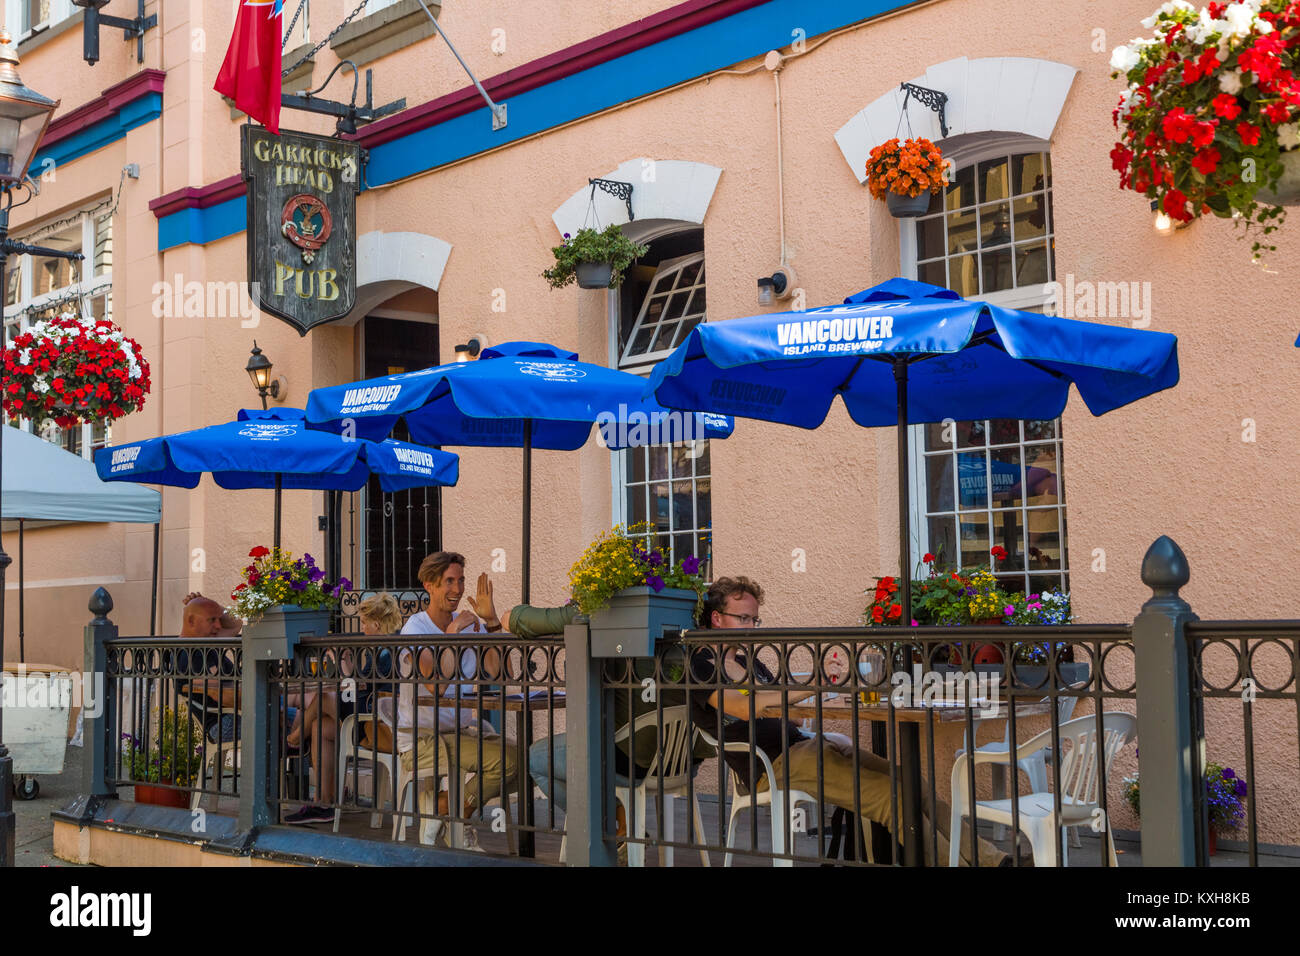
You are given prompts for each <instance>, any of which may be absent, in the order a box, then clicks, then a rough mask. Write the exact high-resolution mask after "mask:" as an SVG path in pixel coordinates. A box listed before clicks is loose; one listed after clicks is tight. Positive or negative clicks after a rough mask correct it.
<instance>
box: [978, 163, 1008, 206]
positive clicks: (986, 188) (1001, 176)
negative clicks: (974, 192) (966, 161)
mask: <svg viewBox="0 0 1300 956" xmlns="http://www.w3.org/2000/svg"><path fill="white" fill-rule="evenodd" d="M1008 185H1009V184H1008V182H1007V160H1006V157H1001V158H999V159H986V160H985V161H984V162H982V163H980V165H979V201H980V202H990V201H992V200H994V199H1007V198H1008V197H1009V196H1010V192H1009V190H1008Z"/></svg>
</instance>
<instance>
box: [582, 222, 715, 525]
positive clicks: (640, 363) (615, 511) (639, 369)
mask: <svg viewBox="0 0 1300 956" xmlns="http://www.w3.org/2000/svg"><path fill="white" fill-rule="evenodd" d="M698 228H699V227H698V226H697V225H688V224H681V225H680V226H679V225H677V224H673V225H672V226H669V227H666V228H663V229H657V230H655V232H654V233H653V234H652V235H649V236H641V237H639V238H638V240H637V241H638V242H649V241H651V240H652V239H657V238H660V237H661V236H666V235H669V234H671V233H674V232H678V231H693V230H695V229H698ZM694 262H699V263H700V268H701V270H703V268H704V253H703V252H691V253H687V254H686V255H684V256H679V257H677V258H676V259H669V260H667V261H666V262H664V263H660V264H659V268H662V267H663V266H665V265H667V266H668V267H669V268H670V269H672V270H674V271H680V270H682V269H684V268H686V267H687V266H689V265H691V264H692V263H694ZM704 281H705V289H706V290H707V289H708V274H707V273H705V280H704ZM706 294H707V291H706ZM605 312H606V320H607V327H608V329H609V349H608V357H609V367H610V368H616V369H619V370H620V371H624V372H630V373H632V374H633V375H642V376H645V375H649V373H650V370H651V369H652V368H653V367H654V365H655V363H656V362H658V361H661V360H662V359H663V358H664V357H665V356H667V355H668V354H669V352H671V349H668V350H663V351H660V352H654V353H647V354H646V355H644V356H637V357H636V358H637V361H636V362H634V363H630V364H628V365H626V366H623V365H620V364H619V363H620V361H621V360H622V358H623V351H622V350H621V349H620V348H619V326H620V321H621V318H622V316H621V308H620V305H619V296H618V295H614V294H610V293H609V292H606V293H605ZM644 312H645V305H644V303H643V305H642V310H641V314H640V315H638V316H637V321H636V322H635V323H634V324H633V327H632V329H631V331H630V332H629V334H628V346H629V348H630V347H631V344H632V343H633V342H635V341H636V333H637V331H638V330H639V329H640V328H641V323H642V320H643V319H644ZM707 321H708V316H707V314H706V315H705V316H703V317H702V318H701V322H707ZM704 440H706V441H707V439H704ZM643 450H644V449H640V448H638V449H619V450H611V451H610V456H609V460H610V469H609V477H610V513H611V521H612V523H613V524H615V525H626V524H627V523H628V521H629V520H630V516H629V514H628V511H627V486H626V485H625V484H624V481H623V476H624V475H625V474H627V468H628V461H627V455H628V452H629V451H638V452H640V451H643ZM709 460H710V469H709V481H710V484H711V483H712V480H713V464H712V450H711V449H710V459H709ZM669 487H670V490H669V494H670V495H671V493H672V492H671V484H670V486H669ZM711 496H712V491H710V507H712V497H711ZM695 533H697V534H698V533H699V532H698V530H697V531H696V532H695ZM669 537H670V538H671V534H670V535H669Z"/></svg>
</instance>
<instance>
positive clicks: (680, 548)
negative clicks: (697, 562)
mask: <svg viewBox="0 0 1300 956" xmlns="http://www.w3.org/2000/svg"><path fill="white" fill-rule="evenodd" d="M694 553H695V535H693V534H675V535H673V553H672V554H671V555H670V556H668V557H669V559H670V560H671V561H672V562H673V563H674V564H676V563H677V562H678V561H680V560H681V559H682V558H685V557H687V556H689V555H692V554H694Z"/></svg>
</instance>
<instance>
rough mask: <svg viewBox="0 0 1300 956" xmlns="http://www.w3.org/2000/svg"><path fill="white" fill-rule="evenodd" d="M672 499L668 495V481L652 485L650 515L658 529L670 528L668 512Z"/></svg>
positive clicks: (665, 529)
mask: <svg viewBox="0 0 1300 956" xmlns="http://www.w3.org/2000/svg"><path fill="white" fill-rule="evenodd" d="M671 507H672V501H671V500H670V499H669V496H668V482H666V481H663V482H660V483H658V484H654V485H650V517H649V519H648V520H650V521H651V522H653V523H654V526H655V529H656V530H657V531H667V530H668V514H669V509H670V508H671Z"/></svg>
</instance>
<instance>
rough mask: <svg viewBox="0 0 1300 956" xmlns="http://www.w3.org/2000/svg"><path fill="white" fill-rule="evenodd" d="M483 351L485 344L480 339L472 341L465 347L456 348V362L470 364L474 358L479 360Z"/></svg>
mask: <svg viewBox="0 0 1300 956" xmlns="http://www.w3.org/2000/svg"><path fill="white" fill-rule="evenodd" d="M481 351H483V343H482V342H480V341H479V340H478V339H470V340H469V341H468V342H467V343H465V344H464V345H458V346H456V361H457V362H468V361H469V360H470V359H472V358H478V353H479V352H481Z"/></svg>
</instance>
